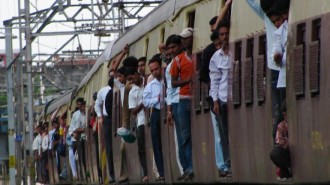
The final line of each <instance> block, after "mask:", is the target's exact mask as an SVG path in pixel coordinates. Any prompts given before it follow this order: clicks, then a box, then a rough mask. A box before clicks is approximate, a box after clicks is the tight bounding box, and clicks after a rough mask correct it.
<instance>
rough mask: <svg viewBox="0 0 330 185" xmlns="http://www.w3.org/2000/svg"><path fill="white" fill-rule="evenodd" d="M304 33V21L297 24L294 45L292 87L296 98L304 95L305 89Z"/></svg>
mask: <svg viewBox="0 0 330 185" xmlns="http://www.w3.org/2000/svg"><path fill="white" fill-rule="evenodd" d="M305 34H306V23H301V24H298V25H297V34H296V35H297V39H296V41H297V43H296V46H295V47H294V51H293V52H294V88H295V94H296V97H297V98H302V97H304V95H305V94H304V93H305V92H304V89H305Z"/></svg>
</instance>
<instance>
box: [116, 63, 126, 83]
mask: <svg viewBox="0 0 330 185" xmlns="http://www.w3.org/2000/svg"><path fill="white" fill-rule="evenodd" d="M117 80H118V81H119V82H120V83H122V84H126V78H125V67H124V66H122V67H120V68H119V69H118V70H117Z"/></svg>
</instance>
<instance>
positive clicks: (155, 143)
mask: <svg viewBox="0 0 330 185" xmlns="http://www.w3.org/2000/svg"><path fill="white" fill-rule="evenodd" d="M160 124H161V119H160V111H159V110H157V109H153V110H152V113H151V118H150V127H151V140H152V148H153V150H154V157H155V162H156V166H157V169H158V173H159V176H160V177H164V163H163V152H162V141H161V132H160Z"/></svg>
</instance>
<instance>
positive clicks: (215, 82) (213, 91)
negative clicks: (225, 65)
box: [209, 55, 222, 114]
mask: <svg viewBox="0 0 330 185" xmlns="http://www.w3.org/2000/svg"><path fill="white" fill-rule="evenodd" d="M218 60H219V59H218V58H217V57H216V56H215V55H213V57H212V58H211V61H210V66H209V69H210V80H211V88H210V96H211V97H212V99H213V102H214V107H213V112H214V113H216V114H219V112H220V111H219V104H218V92H219V83H220V80H221V76H222V73H221V71H220V70H219V69H218V68H217V66H216V62H218Z"/></svg>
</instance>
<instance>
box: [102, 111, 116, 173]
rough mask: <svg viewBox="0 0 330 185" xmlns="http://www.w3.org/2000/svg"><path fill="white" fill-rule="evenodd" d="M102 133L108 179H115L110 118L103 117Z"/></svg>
mask: <svg viewBox="0 0 330 185" xmlns="http://www.w3.org/2000/svg"><path fill="white" fill-rule="evenodd" d="M103 133H104V139H105V151H106V153H107V159H108V167H109V172H110V177H111V178H112V179H115V170H114V165H113V149H112V148H113V147H112V124H111V118H110V117H107V116H104V121H103Z"/></svg>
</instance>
